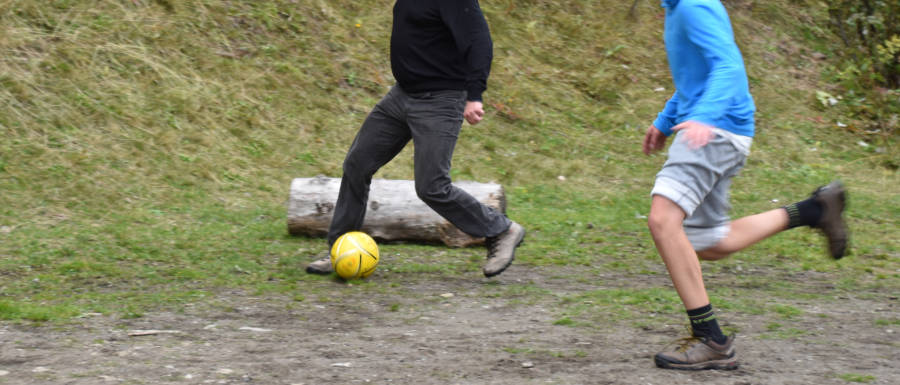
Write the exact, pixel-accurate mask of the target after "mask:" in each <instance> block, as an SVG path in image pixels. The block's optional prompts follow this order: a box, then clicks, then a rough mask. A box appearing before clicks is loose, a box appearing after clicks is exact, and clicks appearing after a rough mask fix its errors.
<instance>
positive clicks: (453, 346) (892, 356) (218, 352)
mask: <svg viewBox="0 0 900 385" xmlns="http://www.w3.org/2000/svg"><path fill="white" fill-rule="evenodd" d="M479 273H480V272H477V271H476V272H473V273H472V274H471V277H470V278H469V277H466V278H465V279H461V278H454V279H438V280H427V281H426V280H420V281H418V282H411V283H410V284H409V286H404V287H402V288H392V289H391V290H383V292H386V293H387V294H373V293H378V290H377V289H375V290H368V291H367V293H369V294H368V295H356V297H357V298H341V299H340V300H333V301H319V300H313V299H312V298H306V299H305V300H302V301H295V300H294V299H292V298H288V297H284V298H282V297H274V296H273V297H253V296H249V295H247V294H244V293H237V292H233V293H220V295H219V296H218V298H217V300H216V301H217V305H216V306H207V305H198V306H187V307H186V308H185V310H183V311H179V312H178V313H156V314H145V315H144V316H143V317H141V318H137V319H118V318H114V317H110V316H105V315H98V314H93V315H92V314H86V315H84V316H83V317H82V318H79V319H78V320H76V321H75V322H74V323H72V324H67V325H64V326H47V325H44V326H29V325H22V324H12V323H0V342H2V345H0V348H2V349H0V384H4V385H5V384H11V385H12V384H15V385H30V384H173V383H177V384H284V385H291V384H304V385H312V384H370V383H371V384H417V385H429V384H510V385H512V384H516V385H520V384H642V385H650V384H654V385H655V384H683V383H704V384H734V385H747V384H797V385H800V384H847V383H849V382H847V379H845V378H841V376H842V375H845V376H847V375H854V374H855V375H860V377H858V380H860V381H867V382H868V383H870V384H898V383H900V348H898V346H900V338H898V336H900V330H891V329H892V328H893V329H900V327H898V326H897V325H896V324H890V325H886V326H875V325H876V323H875V320H878V319H890V320H896V319H900V307H898V300H897V294H898V293H878V292H876V293H866V295H861V296H860V297H859V298H856V297H850V296H845V297H841V296H836V297H835V298H834V300H833V301H828V302H827V303H825V302H822V303H817V302H811V301H802V300H798V301H797V302H795V303H791V304H790V305H791V306H794V307H797V308H799V309H801V310H803V314H802V315H799V316H797V317H796V318H795V319H793V320H791V321H787V322H785V321H783V320H781V321H779V322H781V323H790V326H791V327H795V328H798V329H802V330H808V331H810V333H808V334H806V335H803V336H800V337H789V338H781V339H775V338H765V336H764V334H765V333H766V326H765V325H767V324H769V323H770V322H773V321H775V320H777V319H776V317H775V316H774V315H772V314H762V315H749V314H743V313H742V314H730V315H728V316H727V318H728V322H730V323H731V324H733V325H735V326H737V327H739V330H741V334H739V336H738V340H737V343H738V345H737V349H738V354H739V356H740V357H741V358H740V363H741V367H740V369H738V370H736V371H730V372H726V371H702V372H683V371H672V370H661V369H657V368H655V367H654V365H653V360H652V356H653V354H654V353H655V352H657V351H658V350H659V349H660V348H661V347H663V346H665V345H666V344H667V343H668V342H671V341H672V340H673V339H675V338H677V337H680V336H681V334H683V333H684V331H685V330H686V329H685V325H684V324H683V323H682V321H683V320H682V319H681V317H680V315H679V314H673V315H671V317H668V318H666V317H663V321H664V322H661V323H660V324H659V325H658V326H655V327H652V328H640V327H635V326H630V325H628V324H619V325H610V326H609V327H593V328H592V327H571V326H561V325H554V321H556V320H558V319H559V318H560V314H559V312H558V311H557V310H558V309H557V308H554V304H553V303H547V302H546V301H527V300H522V298H517V299H515V300H513V299H510V298H504V297H500V296H490V295H485V293H489V292H490V291H491V290H494V289H496V288H498V287H502V285H510V284H521V283H522V282H526V283H530V284H532V285H535V286H537V287H540V288H541V289H543V290H547V291H550V292H552V293H554V294H559V295H567V294H572V293H575V292H577V291H579V290H589V289H593V288H596V287H592V286H591V285H589V284H587V283H584V282H582V283H576V282H572V281H570V280H565V279H562V278H559V277H560V276H564V274H553V275H548V274H546V269H543V268H542V269H540V270H539V269H535V268H531V267H527V266H517V265H513V266H512V267H511V268H510V270H509V271H507V272H506V273H504V274H503V275H501V276H499V277H497V278H495V279H493V281H495V282H491V280H488V279H484V278H482V277H480V276H479V275H477V274H479ZM554 277H555V278H554ZM373 278H374V279H377V276H376V277H373ZM728 280H729V277H727V275H725V274H720V275H719V276H718V277H713V278H712V279H709V280H708V281H712V282H708V285H710V286H713V285H716V284H727V283H728ZM796 280H797V282H798V284H799V283H801V281H802V283H803V284H805V285H811V286H810V287H811V289H812V290H818V288H817V286H816V285H817V284H816V282H821V285H822V289H823V290H826V289H827V280H825V279H823V277H817V276H799V277H796ZM602 282H606V283H610V282H618V283H619V284H620V285H625V286H624V287H628V286H627V285H634V286H635V287H648V286H654V285H656V286H659V285H670V284H669V282H668V278H667V277H666V276H665V275H654V276H646V277H642V278H640V279H634V277H629V278H627V279H625V278H624V277H614V276H611V277H604V278H603V279H602V280H598V283H602ZM810 282H812V283H810ZM313 285H316V286H317V287H316V289H317V290H318V291H317V295H332V296H334V297H335V298H339V297H340V296H341V295H346V293H347V292H354V293H359V291H354V290H349V288H348V287H347V286H346V285H345V284H342V283H340V282H336V281H328V280H323V281H320V282H314V283H313ZM449 294H452V296H451V295H449ZM861 298H866V299H861ZM820 313H824V314H827V317H822V316H820V315H819V314H820ZM153 330H155V331H157V332H156V333H155V334H154V332H153ZM142 331H143V332H145V333H147V335H130V334H135V333H137V334H140V333H141V332H142ZM866 376H871V377H866Z"/></svg>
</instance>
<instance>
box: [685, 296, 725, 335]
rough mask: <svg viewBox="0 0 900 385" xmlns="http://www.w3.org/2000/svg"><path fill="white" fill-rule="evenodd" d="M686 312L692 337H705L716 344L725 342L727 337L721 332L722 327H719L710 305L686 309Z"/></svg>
mask: <svg viewBox="0 0 900 385" xmlns="http://www.w3.org/2000/svg"><path fill="white" fill-rule="evenodd" d="M687 314H688V319H690V320H691V330H692V331H693V334H694V337H707V338H709V339H711V340H713V341H715V342H716V343H717V344H722V343H725V341H726V340H727V338H726V337H725V335H724V334H722V329H719V321H717V320H716V314H715V313H713V310H712V305H706V306H703V307H700V308H697V309H693V310H688V311H687Z"/></svg>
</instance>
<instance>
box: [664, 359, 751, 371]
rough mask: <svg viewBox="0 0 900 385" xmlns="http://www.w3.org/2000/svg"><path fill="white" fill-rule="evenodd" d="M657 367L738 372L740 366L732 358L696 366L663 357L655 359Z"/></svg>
mask: <svg viewBox="0 0 900 385" xmlns="http://www.w3.org/2000/svg"><path fill="white" fill-rule="evenodd" d="M653 360H654V361H655V362H656V367H658V368H660V369H677V370H736V369H738V367H740V365H738V362H737V357H736V356H735V357H731V358H728V359H725V360H716V361H704V362H698V363H696V364H680V363H677V362H671V361H668V360H666V359H664V358H662V357H654V358H653Z"/></svg>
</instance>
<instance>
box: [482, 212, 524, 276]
mask: <svg viewBox="0 0 900 385" xmlns="http://www.w3.org/2000/svg"><path fill="white" fill-rule="evenodd" d="M524 238H525V229H524V228H522V225H520V224H518V223H516V222H513V223H512V224H511V225H509V229H507V230H506V231H504V232H503V233H501V234H500V235H498V236H496V237H489V238H487V239H485V244H486V246H487V249H488V255H487V263H485V264H484V268H483V270H482V271H483V272H484V276H485V277H493V276H495V275H497V274H500V273H502V272H503V270H506V268H507V267H509V265H510V264H511V263H512V261H513V258H515V256H516V247H519V245H520V244H522V240H523V239H524Z"/></svg>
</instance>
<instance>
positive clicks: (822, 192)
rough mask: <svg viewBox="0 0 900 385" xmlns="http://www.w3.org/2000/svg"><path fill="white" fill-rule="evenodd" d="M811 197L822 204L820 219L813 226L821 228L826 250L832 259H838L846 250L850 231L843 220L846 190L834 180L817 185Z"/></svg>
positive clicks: (839, 182)
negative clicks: (826, 244)
mask: <svg viewBox="0 0 900 385" xmlns="http://www.w3.org/2000/svg"><path fill="white" fill-rule="evenodd" d="M812 196H813V199H814V200H815V201H816V202H818V203H819V204H820V205H822V219H819V223H816V225H815V226H813V227H815V228H817V229H819V230H822V234H824V235H825V238H826V239H827V240H828V251H829V253H830V254H831V257H832V258H834V259H840V258H841V257H843V256H844V255H845V253H846V252H847V244H848V243H849V240H850V232H849V230H848V229H847V224H846V223H845V222H844V217H843V214H844V206H845V205H846V203H847V192H846V190H845V189H844V185H843V184H842V183H841V181H837V180H836V181H834V182H831V183H829V184H828V185H826V186H822V187H819V188H818V189H816V191H815V192H813V194H812Z"/></svg>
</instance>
